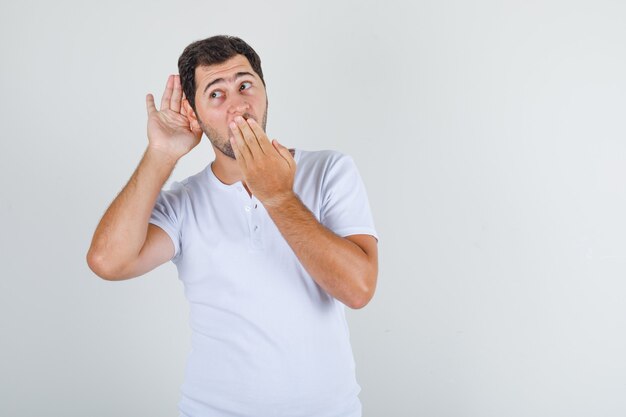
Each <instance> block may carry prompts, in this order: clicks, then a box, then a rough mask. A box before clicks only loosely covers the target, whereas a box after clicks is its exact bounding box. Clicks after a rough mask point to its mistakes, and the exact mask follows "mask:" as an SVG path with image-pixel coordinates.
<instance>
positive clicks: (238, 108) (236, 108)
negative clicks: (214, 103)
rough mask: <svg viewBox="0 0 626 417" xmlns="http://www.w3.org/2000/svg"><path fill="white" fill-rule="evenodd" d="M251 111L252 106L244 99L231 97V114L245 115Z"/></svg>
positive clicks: (229, 108)
mask: <svg viewBox="0 0 626 417" xmlns="http://www.w3.org/2000/svg"><path fill="white" fill-rule="evenodd" d="M249 109H250V104H249V103H248V101H247V100H246V99H245V98H244V97H236V96H235V97H231V99H230V105H229V107H228V110H229V112H230V113H245V112H246V111H247V110H249Z"/></svg>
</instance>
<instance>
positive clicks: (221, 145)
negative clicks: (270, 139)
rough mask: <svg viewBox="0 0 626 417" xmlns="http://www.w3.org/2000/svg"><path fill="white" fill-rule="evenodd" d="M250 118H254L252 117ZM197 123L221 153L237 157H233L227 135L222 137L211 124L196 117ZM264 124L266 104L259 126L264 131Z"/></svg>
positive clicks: (265, 121) (245, 117)
mask: <svg viewBox="0 0 626 417" xmlns="http://www.w3.org/2000/svg"><path fill="white" fill-rule="evenodd" d="M242 116H243V118H244V119H246V120H247V119H248V118H250V117H252V115H251V114H250V113H244V114H243V115H242ZM252 118H253V119H254V117H252ZM255 120H256V119H255ZM257 122H258V120H257ZM198 124H199V125H200V129H202V131H203V132H204V134H205V135H206V137H207V138H209V140H210V141H211V144H212V145H213V146H214V147H215V148H216V149H218V150H219V151H220V152H221V153H223V154H224V155H226V156H227V157H229V158H232V159H237V158H236V157H235V152H234V151H233V147H232V146H231V144H230V138H229V137H224V136H223V135H220V134H219V133H218V131H217V130H215V129H213V128H212V127H211V126H209V125H207V124H204V123H202V121H201V120H200V119H198ZM266 125H267V105H266V107H265V113H264V114H263V120H261V127H262V128H263V131H264V132H265V126H266Z"/></svg>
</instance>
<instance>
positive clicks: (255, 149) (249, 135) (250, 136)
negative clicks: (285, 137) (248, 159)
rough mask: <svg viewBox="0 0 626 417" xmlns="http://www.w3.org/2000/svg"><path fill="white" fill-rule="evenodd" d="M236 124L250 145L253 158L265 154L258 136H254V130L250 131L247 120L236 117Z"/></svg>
mask: <svg viewBox="0 0 626 417" xmlns="http://www.w3.org/2000/svg"><path fill="white" fill-rule="evenodd" d="M235 123H237V127H238V128H239V130H240V131H241V135H242V137H243V139H244V140H245V142H246V145H248V148H249V149H250V152H251V153H252V156H253V157H254V156H261V155H262V154H263V150H262V149H261V146H260V145H259V141H258V140H257V137H256V135H255V134H254V132H253V131H252V129H250V126H249V125H248V123H247V122H246V120H245V119H244V118H243V117H241V116H237V117H235Z"/></svg>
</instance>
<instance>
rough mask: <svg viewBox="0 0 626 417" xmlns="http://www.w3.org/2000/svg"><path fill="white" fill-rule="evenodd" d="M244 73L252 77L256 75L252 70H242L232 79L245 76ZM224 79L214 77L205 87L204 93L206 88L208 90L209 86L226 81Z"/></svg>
mask: <svg viewBox="0 0 626 417" xmlns="http://www.w3.org/2000/svg"><path fill="white" fill-rule="evenodd" d="M244 75H249V76H251V77H254V75H252V73H250V72H247V71H241V72H238V73H236V74H235V75H234V77H233V78H232V79H233V80H236V79H237V78H240V77H243V76H244ZM224 81H225V80H224V79H223V78H216V79H214V80H213V81H211V82H210V83H208V84H207V86H206V87H204V91H202V94H204V93H206V90H208V89H209V87H211V86H212V85H213V84H217V83H221V82H224Z"/></svg>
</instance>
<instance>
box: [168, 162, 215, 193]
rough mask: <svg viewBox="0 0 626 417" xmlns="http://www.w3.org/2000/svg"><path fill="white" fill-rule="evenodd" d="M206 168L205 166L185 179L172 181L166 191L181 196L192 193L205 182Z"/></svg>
mask: <svg viewBox="0 0 626 417" xmlns="http://www.w3.org/2000/svg"><path fill="white" fill-rule="evenodd" d="M206 170H207V168H206V167H205V168H204V169H203V170H202V171H200V172H198V173H196V174H193V175H190V176H188V177H187V178H185V179H182V180H178V181H176V180H175V181H172V183H171V184H170V186H169V188H168V189H167V192H168V193H171V194H177V195H181V196H182V195H185V196H187V195H188V194H190V193H193V191H194V190H195V189H196V188H197V187H198V186H200V185H201V184H202V183H204V182H206ZM164 191H165V190H164Z"/></svg>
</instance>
